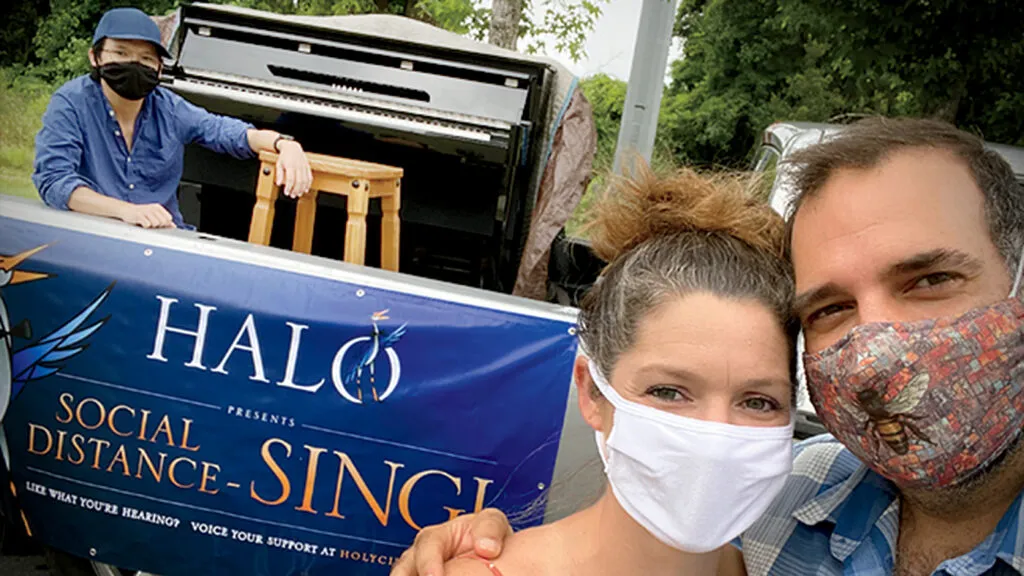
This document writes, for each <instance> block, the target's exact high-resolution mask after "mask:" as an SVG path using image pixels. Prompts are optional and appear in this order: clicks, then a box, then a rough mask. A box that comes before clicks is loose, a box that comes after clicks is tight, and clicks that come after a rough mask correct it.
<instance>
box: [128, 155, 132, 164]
mask: <svg viewBox="0 0 1024 576" xmlns="http://www.w3.org/2000/svg"><path fill="white" fill-rule="evenodd" d="M128 163H129V164H131V163H132V157H131V156H129V157H128Z"/></svg>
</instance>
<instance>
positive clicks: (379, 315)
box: [333, 310, 408, 404]
mask: <svg viewBox="0 0 1024 576" xmlns="http://www.w3.org/2000/svg"><path fill="white" fill-rule="evenodd" d="M388 312H389V310H381V311H380V312H374V313H373V314H372V315H371V316H370V322H371V324H372V325H373V329H372V332H371V334H370V335H369V336H360V337H358V338H353V339H352V340H349V341H348V342H346V343H345V345H344V346H342V347H341V349H340V350H338V354H337V356H335V360H334V367H333V372H334V374H335V378H334V382H335V386H336V387H337V389H338V393H339V394H341V395H342V396H343V397H345V399H347V400H348V401H350V402H353V403H355V404H362V403H363V390H364V388H366V387H369V389H370V395H371V396H372V397H373V401H374V402H383V401H384V400H385V399H386V398H387V397H388V396H390V395H391V393H392V392H394V390H395V386H397V385H398V379H399V377H400V376H401V362H400V361H399V359H398V354H397V353H396V352H395V350H394V348H393V346H394V345H395V344H397V343H398V341H399V340H401V338H402V336H404V335H405V331H406V327H407V326H408V324H407V323H406V324H402V325H401V326H399V327H398V328H396V329H394V330H393V331H391V332H389V333H387V334H385V333H384V332H383V331H382V330H381V328H380V323H381V322H383V321H385V320H390V319H391V318H390V317H389V316H388ZM353 348H356V350H359V349H361V350H362V355H360V356H359V361H358V362H357V363H356V364H354V365H353V366H351V367H350V368H349V369H348V371H347V372H346V373H345V377H344V378H338V377H337V375H338V374H339V373H340V372H341V367H342V366H341V365H342V362H343V360H344V358H345V356H346V354H347V353H348V352H349V351H350V350H352V349H353ZM381 352H383V358H386V359H387V362H388V364H389V368H390V372H391V374H390V378H389V379H388V382H387V386H386V387H385V388H384V391H383V393H378V391H377V390H378V386H377V363H378V361H380V360H382V359H383V358H382V354H381ZM352 386H355V389H356V395H355V396H352V394H351V393H350V392H349V388H350V387H352Z"/></svg>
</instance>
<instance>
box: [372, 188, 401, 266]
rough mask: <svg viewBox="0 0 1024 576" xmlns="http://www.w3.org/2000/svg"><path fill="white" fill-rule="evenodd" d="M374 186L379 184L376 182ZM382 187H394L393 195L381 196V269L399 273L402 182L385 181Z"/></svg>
mask: <svg viewBox="0 0 1024 576" xmlns="http://www.w3.org/2000/svg"><path fill="white" fill-rule="evenodd" d="M374 184H377V183H376V182H374ZM380 185H381V186H387V187H393V188H394V190H393V192H394V193H393V194H388V195H386V196H381V199H380V208H381V212H382V216H383V219H382V221H381V225H380V267H381V268H383V269H385V270H391V271H393V272H398V254H399V243H400V237H401V231H400V228H401V224H400V221H399V219H398V210H399V209H400V208H401V207H402V181H401V180H385V181H384V182H381V183H380Z"/></svg>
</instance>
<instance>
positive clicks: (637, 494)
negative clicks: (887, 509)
mask: <svg viewBox="0 0 1024 576" xmlns="http://www.w3.org/2000/svg"><path fill="white" fill-rule="evenodd" d="M590 374H591V377H592V378H593V379H594V382H595V383H596V384H597V387H598V389H599V390H600V391H601V394H603V395H604V397H605V398H606V399H607V400H608V401H609V402H610V403H611V404H612V406H614V407H615V416H614V424H613V425H612V431H611V433H610V434H609V435H608V438H607V440H605V439H604V437H603V435H602V434H601V432H597V449H598V452H600V454H601V460H602V461H604V469H605V474H607V475H608V482H609V484H610V485H611V489H612V493H613V494H614V495H615V498H616V500H618V502H619V504H620V505H621V506H622V507H623V509H625V510H626V512H627V513H628V514H629V515H630V516H631V517H632V518H633V519H634V520H636V521H637V522H638V523H639V524H640V525H641V526H643V527H644V528H645V529H647V531H648V532H650V533H651V534H652V535H653V536H654V537H655V538H657V539H658V540H660V541H661V542H663V543H665V544H666V545H668V546H671V547H673V548H675V549H677V550H683V551H686V552H696V553H701V552H709V551H711V550H715V549H717V548H720V547H721V546H723V545H724V544H727V543H729V542H730V541H732V540H733V539H734V538H736V537H737V536H739V535H740V534H741V533H743V531H744V530H746V529H747V528H749V527H750V526H751V525H752V524H753V523H754V521H756V520H757V519H758V518H759V517H760V516H761V514H763V513H764V511H765V510H766V509H767V508H768V505H769V504H771V502H772V500H773V499H774V498H775V496H776V495H777V494H778V493H779V491H780V490H782V486H783V484H785V482H786V478H787V477H788V476H789V472H790V470H792V468H793V455H792V448H793V419H792V418H791V419H790V424H789V425H788V426H781V427H771V428H763V427H756V426H734V425H731V424H723V423H720V422H707V421H704V420H695V419H692V418H684V417H682V416H678V415H676V414H670V413H668V412H664V411H661V410H658V409H655V408H651V407H650V406H644V405H642V404H637V403H635V402H630V401H628V400H626V399H624V398H623V397H622V396H620V395H619V394H618V393H617V392H616V391H615V390H614V389H613V388H612V387H611V385H609V384H608V382H607V380H605V378H604V377H603V376H602V375H601V374H600V371H599V370H598V368H597V367H596V366H595V365H594V363H593V362H591V363H590Z"/></svg>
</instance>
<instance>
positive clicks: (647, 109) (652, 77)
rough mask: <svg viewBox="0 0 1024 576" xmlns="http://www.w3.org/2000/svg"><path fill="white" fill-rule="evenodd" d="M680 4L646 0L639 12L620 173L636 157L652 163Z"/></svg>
mask: <svg viewBox="0 0 1024 576" xmlns="http://www.w3.org/2000/svg"><path fill="white" fill-rule="evenodd" d="M677 5H678V0H644V4H643V8H642V9H641V11H640V26H639V28H638V31H637V35H636V46H635V48H634V50H633V64H632V67H631V68H630V70H629V86H628V87H627V88H626V105H625V107H624V108H623V110H622V125H621V126H620V127H619V141H618V143H617V145H616V147H615V165H614V170H615V172H617V173H619V174H621V173H622V172H623V162H625V161H628V159H629V158H630V157H631V155H633V154H639V155H640V156H641V157H642V158H644V159H645V160H647V161H648V162H650V160H651V153H652V152H653V151H654V136H655V134H656V133H657V130H658V112H659V111H660V110H661V93H662V91H663V90H664V88H665V68H666V67H667V66H668V52H669V47H670V46H671V45H672V28H673V26H674V25H675V21H676V7H677Z"/></svg>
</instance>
